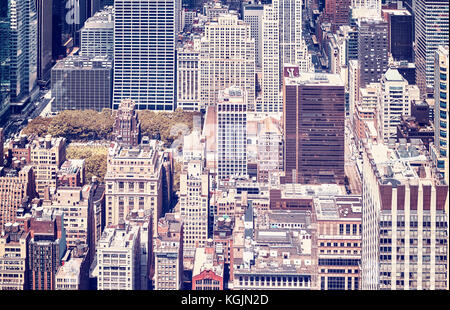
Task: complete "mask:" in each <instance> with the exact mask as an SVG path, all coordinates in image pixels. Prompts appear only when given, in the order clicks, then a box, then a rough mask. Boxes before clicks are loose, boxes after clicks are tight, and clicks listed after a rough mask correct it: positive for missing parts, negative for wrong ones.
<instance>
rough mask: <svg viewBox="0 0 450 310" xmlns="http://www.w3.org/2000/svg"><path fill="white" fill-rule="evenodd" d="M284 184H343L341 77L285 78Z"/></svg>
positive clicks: (343, 101) (342, 98) (307, 74)
mask: <svg viewBox="0 0 450 310" xmlns="http://www.w3.org/2000/svg"><path fill="white" fill-rule="evenodd" d="M284 81H285V82H284V86H283V88H284V92H283V93H284V102H283V111H284V114H283V128H284V171H285V180H284V182H285V183H303V184H304V183H307V184H321V183H334V182H337V183H339V184H343V182H344V177H345V173H344V120H345V98H344V97H345V90H344V84H343V82H342V80H341V79H340V77H339V76H338V75H333V74H314V73H302V74H301V75H300V76H299V77H293V78H289V77H285V79H284Z"/></svg>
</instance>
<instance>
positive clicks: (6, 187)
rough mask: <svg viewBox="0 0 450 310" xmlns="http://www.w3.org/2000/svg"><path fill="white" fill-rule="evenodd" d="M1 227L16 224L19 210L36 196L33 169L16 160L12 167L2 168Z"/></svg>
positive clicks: (0, 192)
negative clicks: (9, 223)
mask: <svg viewBox="0 0 450 310" xmlns="http://www.w3.org/2000/svg"><path fill="white" fill-rule="evenodd" d="M0 186H1V188H3V190H2V191H0V226H3V225H4V224H6V223H8V222H15V220H16V216H17V210H18V209H19V208H20V207H21V206H22V204H23V203H24V202H27V201H31V199H33V198H34V197H35V196H36V186H35V176H34V171H33V167H32V166H29V165H24V164H22V163H21V161H20V160H15V161H13V163H12V164H11V165H10V166H5V167H0Z"/></svg>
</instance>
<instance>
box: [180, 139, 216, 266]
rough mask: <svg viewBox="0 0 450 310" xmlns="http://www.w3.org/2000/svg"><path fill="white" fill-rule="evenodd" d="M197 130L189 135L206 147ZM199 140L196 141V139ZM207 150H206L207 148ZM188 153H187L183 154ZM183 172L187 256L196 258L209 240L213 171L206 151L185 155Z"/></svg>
mask: <svg viewBox="0 0 450 310" xmlns="http://www.w3.org/2000/svg"><path fill="white" fill-rule="evenodd" d="M196 138H197V139H199V138H200V136H195V132H194V133H192V134H191V135H189V136H186V137H185V141H186V142H187V143H186V145H187V144H189V141H188V140H190V139H192V141H193V142H194V141H195V142H194V143H195V145H199V146H202V147H203V148H204V144H202V143H201V142H200V141H199V140H197V139H196ZM193 139H195V140H193ZM203 150H204V149H203ZM183 155H184V154H183ZM183 162H184V164H183V170H182V171H181V175H180V214H181V219H182V221H183V256H184V257H194V254H195V249H196V248H198V247H204V246H205V244H206V240H207V239H208V210H209V171H208V170H207V169H206V167H205V156H204V152H203V153H197V154H193V153H192V154H191V153H189V154H186V156H183Z"/></svg>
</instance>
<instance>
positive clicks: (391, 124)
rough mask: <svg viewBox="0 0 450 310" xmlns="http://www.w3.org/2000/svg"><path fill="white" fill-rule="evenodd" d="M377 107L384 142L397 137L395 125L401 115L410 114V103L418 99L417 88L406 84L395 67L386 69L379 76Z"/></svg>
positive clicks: (380, 132)
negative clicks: (379, 85) (379, 87)
mask: <svg viewBox="0 0 450 310" xmlns="http://www.w3.org/2000/svg"><path fill="white" fill-rule="evenodd" d="M380 84H381V90H380V100H379V102H380V103H379V107H378V111H377V116H378V127H379V134H380V138H381V139H383V140H384V141H385V142H386V143H387V142H388V141H389V139H395V140H396V138H397V126H398V125H399V124H400V122H401V117H402V115H411V105H412V102H414V101H415V100H417V101H418V100H419V99H420V93H419V88H418V87H417V86H416V85H408V82H407V81H406V80H405V78H404V77H403V76H402V75H401V74H400V73H399V72H398V70H396V69H392V68H390V69H388V70H387V71H386V73H385V74H383V76H382V77H381V82H380Z"/></svg>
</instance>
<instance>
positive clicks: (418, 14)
mask: <svg viewBox="0 0 450 310" xmlns="http://www.w3.org/2000/svg"><path fill="white" fill-rule="evenodd" d="M448 6H449V5H448V1H446V0H417V1H415V2H414V5H413V11H414V27H415V29H414V33H415V46H414V49H415V50H414V52H415V54H414V55H415V58H414V61H415V63H416V68H417V80H416V83H417V86H419V89H420V94H421V96H422V97H423V98H426V96H427V93H433V90H432V88H433V85H434V56H435V52H436V50H437V49H438V46H439V45H444V46H445V45H448V31H449V21H448Z"/></svg>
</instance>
